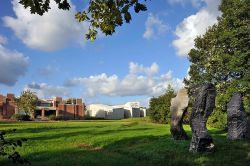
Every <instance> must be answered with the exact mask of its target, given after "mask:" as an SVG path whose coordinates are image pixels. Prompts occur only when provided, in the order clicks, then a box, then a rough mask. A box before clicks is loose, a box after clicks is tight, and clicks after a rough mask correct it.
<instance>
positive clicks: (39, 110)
mask: <svg viewBox="0 0 250 166" xmlns="http://www.w3.org/2000/svg"><path fill="white" fill-rule="evenodd" d="M84 113H85V104H84V103H83V102H82V99H68V100H63V99H62V98H61V97H56V98H54V99H52V100H40V99H39V102H38V104H37V107H36V110H35V118H37V119H41V120H45V119H47V118H48V116H50V115H56V116H63V117H65V118H66V119H83V118H84Z"/></svg>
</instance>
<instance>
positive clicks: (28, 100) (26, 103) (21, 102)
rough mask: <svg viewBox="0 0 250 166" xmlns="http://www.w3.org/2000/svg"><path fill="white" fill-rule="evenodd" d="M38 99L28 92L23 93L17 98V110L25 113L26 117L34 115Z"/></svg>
mask: <svg viewBox="0 0 250 166" xmlns="http://www.w3.org/2000/svg"><path fill="white" fill-rule="evenodd" d="M37 101H38V98H37V96H36V94H35V93H34V92H32V91H30V90H26V91H23V92H22V93H21V96H20V97H19V98H17V108H18V110H19V111H23V112H25V113H26V114H27V115H31V116H33V115H34V110H35V108H36V104H37Z"/></svg>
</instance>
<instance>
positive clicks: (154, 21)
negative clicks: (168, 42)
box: [143, 13, 169, 39]
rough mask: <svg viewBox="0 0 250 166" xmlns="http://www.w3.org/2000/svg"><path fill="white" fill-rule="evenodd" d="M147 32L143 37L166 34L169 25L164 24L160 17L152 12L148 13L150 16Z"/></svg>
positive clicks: (155, 36) (146, 26) (152, 37)
mask: <svg viewBox="0 0 250 166" xmlns="http://www.w3.org/2000/svg"><path fill="white" fill-rule="evenodd" d="M145 28H146V29H145V32H144V34H143V38H145V39H155V38H157V37H158V36H160V35H163V34H165V33H166V32H167V31H168V30H169V27H168V26H167V25H166V24H164V22H163V21H162V20H160V18H159V17H158V16H156V15H154V14H152V13H150V14H149V15H148V18H147V20H146V22H145Z"/></svg>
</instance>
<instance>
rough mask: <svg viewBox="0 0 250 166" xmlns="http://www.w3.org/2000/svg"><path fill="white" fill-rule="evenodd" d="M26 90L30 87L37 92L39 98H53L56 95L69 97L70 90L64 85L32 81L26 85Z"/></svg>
mask: <svg viewBox="0 0 250 166" xmlns="http://www.w3.org/2000/svg"><path fill="white" fill-rule="evenodd" d="M24 89H25V90H27V89H29V90H31V91H33V92H36V94H37V96H38V98H52V97H56V96H60V97H69V96H70V91H69V89H68V88H66V87H64V86H53V85H48V84H46V83H40V84H38V83H35V82H33V83H31V84H28V85H26V86H25V88H24Z"/></svg>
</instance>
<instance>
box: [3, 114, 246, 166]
mask: <svg viewBox="0 0 250 166" xmlns="http://www.w3.org/2000/svg"><path fill="white" fill-rule="evenodd" d="M0 126H1V127H2V128H4V129H13V128H17V131H20V132H18V134H19V135H18V136H19V137H25V138H29V146H27V148H25V149H23V148H21V149H20V150H19V149H18V151H19V152H20V154H22V155H23V156H25V157H26V158H27V159H29V160H30V161H32V166H50V165H51V166H59V165H60V166H69V165H73V166H82V165H84V166H85V165H86V166H100V165H102V166H117V165H119V166H128V165H129V166H144V165H145V166H163V165H165V166H167V165H171V166H180V165H183V166H184V165H185V166H194V165H197V166H198V165H199V166H200V165H202V166H208V165H214V166H221V165H232V166H233V165H249V155H250V151H249V148H250V142H249V140H242V141H229V140H227V138H226V133H225V131H221V130H218V129H211V128H208V130H209V133H210V134H211V135H212V137H213V140H214V144H215V145H216V148H217V149H218V150H217V151H216V153H214V154H192V153H188V148H189V144H190V140H187V141H185V140H183V141H175V140H173V139H172V138H171V134H170V125H168V124H167V125H166V124H155V123H149V122H147V121H145V119H144V118H136V119H134V118H131V119H124V120H105V121H103V120H99V121H97V120H96V121H91V120H85V121H59V122H43V123H37V122H0ZM183 127H184V129H185V131H186V132H187V134H188V136H189V137H190V138H191V129H190V127H189V126H188V125H184V126H183ZM10 137H11V136H10ZM13 137H15V136H13ZM222 163H223V164H222ZM0 165H1V166H15V164H12V163H11V162H10V161H8V160H6V159H3V158H1V157H0Z"/></svg>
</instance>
